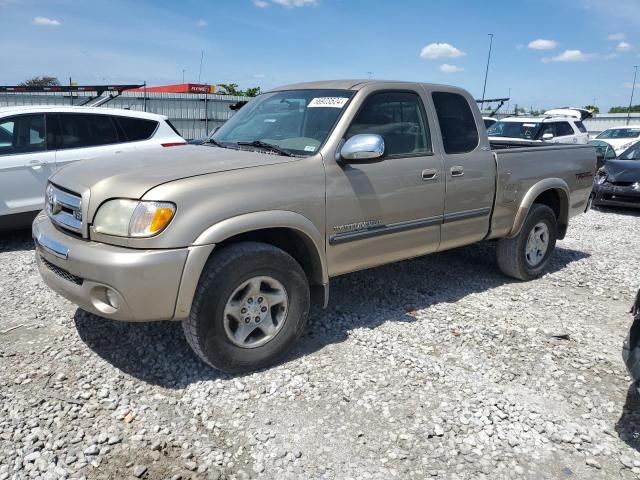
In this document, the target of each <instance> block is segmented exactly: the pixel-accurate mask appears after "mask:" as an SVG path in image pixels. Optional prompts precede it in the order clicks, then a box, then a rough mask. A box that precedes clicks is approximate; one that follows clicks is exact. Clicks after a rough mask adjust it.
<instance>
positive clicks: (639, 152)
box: [618, 142, 640, 160]
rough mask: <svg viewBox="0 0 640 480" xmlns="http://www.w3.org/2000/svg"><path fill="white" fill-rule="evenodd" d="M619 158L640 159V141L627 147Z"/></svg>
mask: <svg viewBox="0 0 640 480" xmlns="http://www.w3.org/2000/svg"><path fill="white" fill-rule="evenodd" d="M618 158H619V159H620V160H640V142H638V143H636V144H635V145H632V146H631V147H629V148H628V149H626V150H625V151H624V152H622V153H621V154H620V156H619V157H618Z"/></svg>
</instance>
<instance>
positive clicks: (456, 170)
mask: <svg viewBox="0 0 640 480" xmlns="http://www.w3.org/2000/svg"><path fill="white" fill-rule="evenodd" d="M449 171H450V172H451V176H452V177H461V176H463V175H464V168H462V167H461V166H460V165H456V166H455V167H451V169H450V170H449Z"/></svg>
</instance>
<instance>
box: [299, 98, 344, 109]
mask: <svg viewBox="0 0 640 480" xmlns="http://www.w3.org/2000/svg"><path fill="white" fill-rule="evenodd" d="M348 101H349V99H348V98H344V97H316V98H314V99H313V100H311V101H310V102H309V105H307V107H308V108H314V107H316V108H318V107H325V108H327V107H329V108H342V107H344V105H345V104H346V103H347V102H348Z"/></svg>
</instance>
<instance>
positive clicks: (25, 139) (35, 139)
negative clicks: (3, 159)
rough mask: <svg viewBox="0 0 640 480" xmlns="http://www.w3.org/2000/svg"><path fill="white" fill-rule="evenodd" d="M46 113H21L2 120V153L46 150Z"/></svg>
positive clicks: (0, 121)
mask: <svg viewBox="0 0 640 480" xmlns="http://www.w3.org/2000/svg"><path fill="white" fill-rule="evenodd" d="M46 148H47V142H46V134H45V121H44V115H42V114H35V115H20V116H17V117H11V118H6V119H3V120H0V155H9V154H16V153H32V152H39V151H43V150H46Z"/></svg>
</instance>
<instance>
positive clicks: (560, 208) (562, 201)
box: [533, 189, 569, 239]
mask: <svg viewBox="0 0 640 480" xmlns="http://www.w3.org/2000/svg"><path fill="white" fill-rule="evenodd" d="M533 203H540V204H542V205H546V206H547V207H549V208H550V209H551V210H553V213H555V215H556V219H557V220H558V238H559V239H563V238H564V236H565V234H566V232H567V226H568V225H567V224H568V220H569V199H567V198H566V194H565V193H564V192H562V191H559V190H557V189H551V190H545V191H544V192H542V193H541V194H540V195H538V196H537V197H536V199H535V200H534V201H533Z"/></svg>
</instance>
